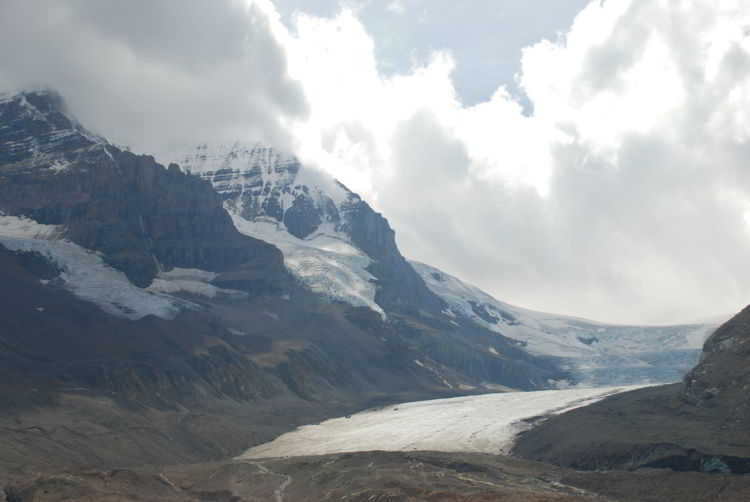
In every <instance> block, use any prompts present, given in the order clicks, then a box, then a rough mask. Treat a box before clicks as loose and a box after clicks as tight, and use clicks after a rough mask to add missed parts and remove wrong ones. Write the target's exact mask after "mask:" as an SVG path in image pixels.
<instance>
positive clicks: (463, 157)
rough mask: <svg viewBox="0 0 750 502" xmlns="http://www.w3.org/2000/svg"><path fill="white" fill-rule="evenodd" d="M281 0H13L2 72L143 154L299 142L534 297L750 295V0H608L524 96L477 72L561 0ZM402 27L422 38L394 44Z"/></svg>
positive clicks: (669, 310) (667, 315)
mask: <svg viewBox="0 0 750 502" xmlns="http://www.w3.org/2000/svg"><path fill="white" fill-rule="evenodd" d="M278 1H279V5H280V6H281V7H280V8H279V9H277V8H276V6H275V5H274V4H272V3H271V2H270V0H253V1H250V0H248V1H246V2H240V1H231V0H222V1H216V2H210V3H209V2H202V1H194V2H186V1H177V0H168V1H165V2H149V1H145V0H138V1H133V2H118V1H115V0H101V1H94V0H69V1H66V2H57V1H53V0H38V1H35V2H28V1H25V0H6V1H4V2H1V3H0V68H1V69H2V70H0V89H8V88H11V87H22V86H28V85H47V86H52V87H55V88H57V89H58V90H59V91H60V92H61V93H63V95H65V96H66V97H67V98H68V100H69V102H70V105H71V108H72V109H73V110H74V111H76V113H77V114H78V115H79V117H80V118H81V120H82V121H83V122H84V123H86V124H87V125H88V126H89V127H91V128H92V129H94V130H97V131H99V132H101V133H103V134H105V135H106V136H108V137H110V138H111V139H112V140H113V141H115V142H118V143H122V144H128V145H130V146H131V147H133V148H134V149H135V150H138V151H146V152H155V153H158V152H159V151H165V150H168V149H169V148H170V147H172V146H174V145H175V144H178V143H179V144H185V143H193V142H198V141H211V140H224V141H227V140H228V141H232V140H234V139H236V138H247V139H258V140H262V141H266V142H269V143H271V144H274V145H276V146H279V147H281V148H291V149H293V150H294V151H295V152H296V153H298V154H299V155H300V156H301V157H302V158H303V160H304V161H305V162H308V163H310V164H311V165H316V166H319V167H321V168H323V169H325V170H326V171H328V172H329V173H331V174H333V175H334V176H336V177H338V178H339V179H341V180H342V181H343V182H344V183H345V184H347V185H349V186H350V188H352V189H354V190H355V191H358V192H360V193H361V194H362V195H363V196H364V197H365V198H366V199H367V200H368V201H370V202H371V203H372V204H373V205H374V206H375V207H376V209H378V210H380V211H382V212H383V213H384V214H385V215H386V216H387V217H388V218H389V220H390V221H391V224H392V226H393V227H394V228H395V229H396V231H397V239H398V242H399V245H400V247H401V249H402V251H403V252H404V253H405V254H406V255H408V256H409V257H411V258H414V259H418V260H420V261H425V262H427V263H430V264H432V265H435V266H438V267H440V268H442V269H444V270H446V271H447V272H450V273H453V274H455V275H458V276H459V277H462V278H464V279H465V280H467V281H468V282H471V283H475V284H477V285H478V286H480V287H482V288H483V289H485V290H487V291H488V292H490V293H492V294H494V295H495V296H496V297H498V298H499V299H502V300H505V301H509V302H513V303H516V304H518V305H522V306H526V307H530V308H536V309H539V310H544V311H551V312H560V313H568V314H574V315H580V316H585V317H589V318H594V319H600V320H606V321H623V322H673V321H685V320H690V319H694V318H700V317H704V316H710V315H714V314H717V313H728V312H732V311H736V310H738V309H739V308H740V307H742V306H744V305H745V304H746V303H747V302H748V299H749V298H750V261H748V260H747V256H748V255H750V225H749V223H748V222H750V170H748V168H747V165H748V160H750V117H749V116H748V113H749V112H748V110H750V39H749V38H748V33H749V32H750V31H749V27H750V14H749V13H750V4H749V3H748V0H726V1H723V2H715V1H713V0H605V1H598V0H597V1H592V2H591V3H589V4H588V6H587V7H586V8H585V9H583V10H582V11H581V12H580V13H579V14H578V16H577V17H576V18H575V21H574V22H573V25H572V26H571V27H570V28H569V29H568V30H566V32H565V33H563V34H561V35H559V36H557V35H555V36H552V37H550V38H552V40H542V41H539V42H538V43H535V44H533V45H531V46H529V47H527V48H526V49H524V50H523V53H522V57H521V60H520V66H519V67H518V68H519V72H518V75H517V78H516V80H517V84H516V85H517V89H518V90H520V92H522V93H523V94H524V95H523V96H522V98H523V100H524V103H523V104H522V103H521V102H520V99H521V98H519V97H517V96H516V95H515V93H516V90H514V89H515V87H516V85H514V86H510V85H508V82H507V79H505V78H500V77H498V78H497V83H496V84H495V85H494V86H492V87H494V88H495V89H494V92H492V93H491V94H489V93H486V92H485V90H486V88H488V82H489V80H487V79H488V78H489V77H488V76H492V75H499V73H493V72H492V71H486V72H484V71H483V72H479V71H478V70H470V71H468V72H467V68H468V69H471V68H474V66H472V65H473V64H475V63H477V62H479V63H481V64H479V66H481V67H492V65H493V64H497V65H498V68H499V67H502V68H504V69H505V70H507V68H509V67H511V66H513V67H516V66H514V65H511V66H509V65H508V63H507V60H508V55H509V54H511V53H515V52H514V51H516V49H512V48H508V47H506V48H505V49H503V51H502V54H501V53H496V54H495V53H493V54H495V55H493V54H490V53H489V52H487V50H483V49H482V46H487V47H490V46H491V45H492V40H493V39H492V38H491V34H492V29H494V28H495V25H494V21H493V19H494V17H493V16H497V18H498V19H501V18H502V19H504V20H505V21H504V22H510V21H508V20H514V19H520V18H519V17H518V16H521V18H522V17H523V16H527V17H528V16H530V15H532V14H533V13H534V12H536V11H540V12H541V10H540V9H541V6H543V4H544V2H543V0H534V1H533V2H531V1H529V0H524V1H523V2H520V1H519V2H515V3H507V5H511V4H512V5H514V6H516V7H517V8H518V9H519V10H518V12H516V14H517V16H516V17H514V15H516V14H514V15H511V14H513V13H511V12H509V11H504V10H503V9H496V8H495V7H493V6H489V7H488V6H486V5H484V4H482V5H480V7H477V8H476V11H472V10H471V9H468V8H466V7H463V6H461V7H458V6H456V4H455V2H443V3H441V2H437V3H430V4H429V5H428V4H427V3H425V2H422V1H419V0H414V1H409V2H395V3H394V5H400V6H401V7H400V9H401V12H400V13H398V14H396V13H394V12H390V11H388V5H390V3H379V4H378V3H374V2H371V3H368V2H366V1H359V0H352V1H349V2H344V5H350V6H351V7H343V8H340V7H337V6H336V5H335V4H336V3H337V2H333V1H332V0H326V1H325V2H321V3H320V4H319V9H318V15H312V14H306V13H305V12H304V11H299V10H297V11H296V14H293V15H291V14H290V15H289V17H288V18H287V17H285V16H286V15H287V14H289V12H290V10H289V8H288V7H289V6H290V5H291V7H292V8H302V7H304V6H305V5H307V2H305V3H303V2H299V1H298V0H278ZM553 3H554V4H555V6H556V7H555V8H558V6H562V5H563V3H565V6H566V7H565V8H566V9H568V10H569V9H572V8H573V7H574V6H576V5H578V4H577V2H576V1H575V0H569V1H566V2H553ZM285 4H286V8H284V5H285ZM377 5H379V7H377V9H379V10H377V9H375V7H373V6H377ZM488 5H489V4H488ZM493 5H494V4H493ZM504 5H506V4H504ZM507 5H506V7H507ZM295 6H296V7H295ZM428 7H429V8H428ZM516 7H514V8H516ZM559 8H560V9H563V7H559ZM373 9H375V10H373ZM430 9H432V10H430ZM509 9H510V7H509ZM397 10H398V9H397ZM381 11H382V12H381ZM544 12H547V11H544ZM555 12H557V11H555ZM560 12H562V11H560ZM373 13H375V14H373ZM519 13H520V14H519ZM381 15H382V16H381ZM368 16H370V17H368ZM372 16H376V17H377V16H381V17H377V19H380V24H378V22H377V19H376V18H373V17H372ZM472 16H474V17H472ZM555 16H557V15H555ZM555 16H551V15H550V16H547V17H548V19H546V21H545V22H544V23H542V24H545V26H553V25H555V23H559V19H562V17H559V18H555ZM560 16H562V14H560ZM479 18H481V21H482V23H479V21H478V19H479ZM553 18H555V19H553ZM282 19H283V20H284V21H285V22H287V23H290V24H291V26H287V25H284V24H282ZM420 19H421V20H424V21H426V22H425V23H424V25H422V24H420ZM472 19H474V21H476V22H474V21H472ZM514 22H515V21H514ZM392 23H400V24H399V26H400V27H401V28H399V29H403V30H406V31H405V32H404V33H406V34H405V35H403V36H402V37H401V38H398V37H397V38H387V37H384V36H383V33H385V32H384V31H383V30H384V28H383V27H388V28H389V29H390V27H391V26H392ZM409 23H411V24H409ZM441 23H442V24H441ZM516 24H518V22H516ZM418 26H422V28H418ZM441 26H442V27H443V28H445V27H450V28H451V29H453V30H455V31H453V32H451V33H452V34H451V36H450V40H452V42H450V43H446V44H445V45H443V44H439V43H435V40H439V35H440V33H443V32H442V31H441V30H442V29H443V28H441ZM480 27H484V28H482V29H481V30H480V29H479V28H480ZM485 28H486V29H485ZM420 30H422V31H420ZM425 30H426V31H425ZM430 30H432V31H430ZM547 32H549V30H547ZM422 34H424V35H425V38H424V40H423V43H421V45H419V46H418V47H417V46H416V45H414V47H413V49H414V50H416V51H417V52H418V53H419V56H418V57H412V56H413V55H414V54H413V53H412V52H411V51H410V49H409V48H410V47H411V45H413V44H412V42H413V41H414V39H415V38H419V37H422ZM525 36H528V33H525V32H524V33H515V34H514V36H513V38H514V40H516V41H518V40H521V38H523V37H525ZM410 37H411V38H410ZM436 37H437V38H436ZM477 37H478V38H477ZM487 37H489V38H487ZM477 40H480V41H477ZM428 49H429V50H428ZM423 53H424V54H423ZM501 56H502V57H501ZM399 58H400V59H399ZM493 58H495V59H493ZM384 60H388V61H391V62H392V63H393V64H390V63H389V65H385V66H384V64H383V61H384ZM477 67H478V66H477ZM384 68H385V69H384ZM493 68H494V67H493ZM505 70H503V71H505ZM472 71H476V72H475V73H472ZM493 71H494V70H493ZM506 73H507V72H506ZM467 79H468V80H471V81H472V82H473V81H474V79H476V81H477V82H481V86H480V87H482V89H485V90H482V91H481V92H479V91H477V92H473V94H472V95H473V96H474V98H475V99H468V100H467V99H465V93H464V91H462V90H461V89H465V88H466V81H467ZM462 82H463V83H462ZM503 84H506V85H503ZM511 87H513V88H511ZM457 89H459V90H457ZM487 95H490V97H489V98H488V99H484V98H483V97H482V98H481V99H476V97H477V96H487ZM467 103H469V104H467Z"/></svg>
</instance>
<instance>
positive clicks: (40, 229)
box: [0, 213, 64, 240]
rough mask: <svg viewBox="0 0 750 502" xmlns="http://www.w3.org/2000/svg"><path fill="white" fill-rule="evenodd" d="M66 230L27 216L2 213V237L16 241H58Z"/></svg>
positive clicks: (0, 221)
mask: <svg viewBox="0 0 750 502" xmlns="http://www.w3.org/2000/svg"><path fill="white" fill-rule="evenodd" d="M63 231H64V228H63V227H60V226H57V225H43V224H41V223H37V222H36V221H34V220H32V219H30V218H26V217H25V216H11V215H9V214H4V213H0V236H2V237H13V238H16V239H44V240H52V239H58V238H60V236H61V235H62V234H63Z"/></svg>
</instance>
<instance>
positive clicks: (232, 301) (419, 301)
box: [0, 91, 566, 478]
mask: <svg viewBox="0 0 750 502" xmlns="http://www.w3.org/2000/svg"><path fill="white" fill-rule="evenodd" d="M199 153H200V152H199ZM242 155H249V157H248V158H247V159H256V160H257V159H261V160H262V162H261V160H258V161H257V162H258V168H257V169H255V170H254V171H253V170H252V169H250V170H241V172H240V174H239V175H238V174H237V173H235V171H236V170H235V169H225V170H224V171H228V173H219V174H216V171H217V170H213V171H211V172H213V173H215V174H213V175H211V176H209V175H207V174H206V173H207V172H208V168H207V167H206V169H204V170H203V172H201V170H200V166H199V165H198V164H197V163H196V162H193V163H192V164H191V163H187V164H186V166H185V167H179V166H178V165H176V164H172V165H170V166H168V167H164V166H163V165H160V164H158V163H157V162H155V160H154V159H153V157H151V156H146V155H137V154H134V153H132V152H129V151H127V150H123V149H121V148H119V147H117V146H115V145H112V144H111V143H109V142H108V141H106V140H105V139H104V138H102V137H100V136H98V135H96V134H94V133H92V132H90V131H88V130H87V129H86V128H85V127H83V126H82V125H81V124H80V123H78V122H77V121H76V120H75V118H74V117H73V116H72V115H71V114H70V113H69V112H68V110H67V109H66V108H65V105H64V102H63V100H62V99H61V97H60V96H59V95H58V94H56V93H54V92H51V91H36V92H21V93H16V94H11V95H4V96H2V97H0V284H2V287H0V298H2V304H1V305H0V410H1V412H0V431H1V432H0V449H2V451H3V456H2V457H3V458H2V459H0V478H2V475H3V473H4V472H6V471H13V472H16V473H18V472H26V471H31V472H38V471H37V470H38V469H43V470H44V469H47V470H49V469H52V470H54V469H60V468H63V467H64V468H87V467H92V466H127V465H140V464H143V463H169V462H171V463H180V462H183V463H184V462H196V461H207V460H215V459H220V458H227V457H228V456H231V455H233V454H236V453H239V452H240V451H242V450H244V449H246V448H248V447H250V446H252V445H253V444H257V443H258V442H263V441H267V440H269V439H271V438H272V437H274V436H276V435H278V434H280V433H282V432H285V431H287V430H289V429H291V428H294V427H295V426H297V425H300V424H301V423H305V422H308V421H310V420H317V419H322V418H326V417H331V416H337V415H342V414H346V413H349V412H352V411H354V410H358V409H363V408H366V407H368V406H373V405H378V404H383V403H391V402H398V401H405V400H416V399H429V398H437V397H443V396H456V395H461V394H467V393H482V392H490V391H493V390H496V389H505V388H519V389H537V388H546V387H548V386H549V385H550V382H551V381H556V380H561V379H564V378H565V376H566V375H565V373H564V372H563V371H560V370H559V369H557V368H555V367H554V366H553V365H551V364H549V363H547V362H545V361H541V360H539V359H538V358H536V357H535V356H533V355H530V354H528V353H527V352H525V351H524V350H522V349H521V348H519V347H518V346H517V345H516V344H515V343H514V342H513V341H512V340H509V339H507V338H505V337H503V336H500V335H498V334H497V333H493V332H491V331H489V330H486V329H484V328H482V327H480V326H475V325H471V326H468V325H467V326H460V325H458V324H456V323H451V322H450V320H449V319H447V318H444V316H442V314H441V310H442V309H443V308H444V304H443V301H442V300H441V299H440V298H439V297H437V296H436V295H435V294H434V293H432V292H431V291H430V290H429V289H428V288H427V286H426V285H425V283H424V281H423V280H422V279H421V277H420V276H419V275H418V274H417V273H416V272H415V271H414V270H413V268H412V267H411V266H410V265H409V264H408V262H406V260H405V259H404V258H403V256H401V254H400V253H399V251H398V249H397V247H396V244H395V239H394V232H393V230H392V229H391V228H390V227H389V225H388V222H387V221H386V220H385V218H383V217H382V216H381V215H379V214H378V213H376V212H374V211H373V210H372V209H371V208H370V207H369V206H368V205H367V204H366V203H365V202H364V201H362V200H361V198H360V197H358V196H356V195H355V194H353V193H351V192H349V191H348V190H346V189H345V188H344V187H343V186H341V185H338V184H336V183H335V182H331V181H328V180H326V179H325V178H323V177H318V178H319V179H318V181H316V182H315V183H313V182H312V181H309V180H307V178H304V177H305V176H314V175H313V174H307V171H306V170H303V169H302V168H301V166H299V164H298V163H297V162H296V161H295V160H293V159H289V158H284V157H282V156H280V155H278V154H275V153H274V152H272V151H271V150H268V149H265V150H263V149H258V148H251V149H249V151H240V150H237V151H235V152H234V153H233V156H234V157H236V160H237V161H238V162H239V161H240V160H242V161H243V162H244V161H245V160H247V159H245V158H244V157H242ZM198 158H199V157H198V156H196V159H198ZM206 158H209V157H208V156H207V157H206ZM194 160H195V159H194ZM253 162H255V160H254V161H253ZM204 167H205V166H204ZM188 170H194V171H195V173H196V174H199V175H200V176H194V175H191V174H188V172H187V171H188ZM310 173H312V172H310ZM224 174H227V175H226V176H225V177H224V179H225V180H226V187H225V188H222V186H221V184H220V180H221V176H224ZM203 178H205V179H203ZM237 180H240V181H239V182H238V181H237ZM303 181H304V183H303ZM214 184H216V185H217V189H218V191H217V189H215V188H214ZM318 186H319V187H321V190H317V189H316V188H315V187H318ZM322 188H325V191H322ZM330 194H333V197H332V196H331V195H330ZM280 210H281V211H280ZM264 229H265V230H264ZM263 231H266V233H263ZM488 347H492V348H493V351H492V352H491V351H489V350H488ZM28 427H33V428H34V429H33V430H35V431H37V430H38V431H39V434H30V433H29V429H28ZM92 430H95V431H98V432H97V436H96V437H97V438H99V439H97V440H95V441H89V440H83V439H82V438H86V437H88V436H89V435H90V433H91V431H92ZM174 438H179V440H175V439H174Z"/></svg>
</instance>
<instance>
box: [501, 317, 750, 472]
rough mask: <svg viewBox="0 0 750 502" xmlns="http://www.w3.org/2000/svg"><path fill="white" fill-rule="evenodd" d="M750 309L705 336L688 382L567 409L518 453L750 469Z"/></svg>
mask: <svg viewBox="0 0 750 502" xmlns="http://www.w3.org/2000/svg"><path fill="white" fill-rule="evenodd" d="M749 363H750V307H746V308H745V309H744V310H743V311H742V312H740V313H739V314H737V315H736V316H734V317H733V318H732V319H730V320H729V321H727V322H726V323H724V324H722V325H721V326H720V327H719V328H718V329H716V331H714V333H713V334H712V335H711V336H710V337H709V338H708V340H706V343H705V344H704V346H703V353H702V355H701V360H700V362H699V363H698V364H697V365H696V366H695V368H693V369H692V370H691V371H690V372H689V373H688V374H687V375H685V377H684V379H683V381H682V383H677V384H673V385H667V386H660V387H652V388H646V389H640V390H637V391H633V392H629V393H625V394H621V395H617V396H614V397H611V398H608V399H605V400H604V401H601V402H599V403H596V404H594V405H591V406H587V407H584V408H580V409H577V410H574V411H571V412H569V413H565V414H562V415H559V416H556V417H553V418H550V419H549V420H546V421H544V422H543V423H542V424H541V425H539V426H537V427H535V428H534V429H532V430H530V431H528V432H526V433H524V434H522V435H521V437H520V440H519V441H518V443H517V444H516V447H515V450H514V451H515V454H516V455H518V456H521V457H524V458H528V459H533V460H540V461H545V462H550V463H555V464H558V465H564V466H570V467H574V468H577V469H596V470H601V469H638V468H642V467H657V468H670V469H673V470H675V471H701V472H708V473H734V474H747V473H750V423H748V419H747V417H748V414H749V413H750V401H749V400H748V399H747V396H748V389H750V371H749V370H748V368H750V366H749Z"/></svg>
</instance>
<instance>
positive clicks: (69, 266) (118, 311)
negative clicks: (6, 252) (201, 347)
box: [0, 235, 191, 320]
mask: <svg viewBox="0 0 750 502" xmlns="http://www.w3.org/2000/svg"><path fill="white" fill-rule="evenodd" d="M0 244H2V245H3V246H5V247H6V248H8V249H10V250H12V251H22V252H29V251H34V252H37V253H39V254H41V255H42V256H44V257H46V258H47V259H48V260H50V261H51V262H52V263H54V264H55V266H56V267H57V268H58V270H60V278H61V279H62V280H63V282H64V285H65V287H66V288H67V289H69V290H70V291H71V292H72V293H73V294H74V295H75V296H77V297H78V298H80V299H82V300H86V301H89V302H91V303H94V304H96V305H98V306H99V307H100V308H101V309H102V310H104V311H105V312H107V313H109V314H113V315H115V316H118V317H122V318H125V319H131V320H136V319H140V318H142V317H145V316H147V315H155V316H158V317H162V318H165V319H171V318H174V317H175V316H177V314H179V312H180V309H181V307H189V306H191V304H188V303H187V302H184V301H181V300H178V299H176V298H170V297H167V296H164V295H159V294H153V293H150V292H148V291H144V290H143V289H141V288H139V287H137V286H134V285H133V284H131V283H130V281H129V280H128V278H127V277H126V276H125V274H123V273H122V272H120V271H119V270H115V269H113V268H111V267H110V266H108V265H107V264H105V263H104V261H103V260H102V259H101V257H100V256H99V255H97V254H96V253H93V252H91V251H88V250H86V249H84V248H82V247H80V246H77V245H76V244H73V243H70V242H66V241H48V240H40V239H19V238H15V237H7V236H3V235H0Z"/></svg>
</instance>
